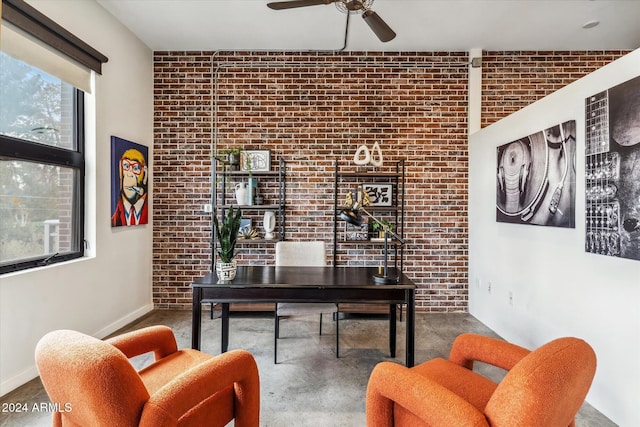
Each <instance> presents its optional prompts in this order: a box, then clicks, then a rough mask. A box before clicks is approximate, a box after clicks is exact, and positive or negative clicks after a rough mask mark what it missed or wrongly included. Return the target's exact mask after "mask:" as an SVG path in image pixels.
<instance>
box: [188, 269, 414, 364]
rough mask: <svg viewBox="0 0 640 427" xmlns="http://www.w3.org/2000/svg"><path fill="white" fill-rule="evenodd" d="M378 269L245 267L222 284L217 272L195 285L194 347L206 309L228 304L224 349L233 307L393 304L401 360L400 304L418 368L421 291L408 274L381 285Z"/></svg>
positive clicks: (392, 328)
mask: <svg viewBox="0 0 640 427" xmlns="http://www.w3.org/2000/svg"><path fill="white" fill-rule="evenodd" d="M376 272H378V268H376V267H274V266H239V267H238V273H237V275H236V278H235V279H234V280H233V281H230V282H220V283H218V278H217V276H216V274H215V272H213V273H210V274H208V275H206V276H204V277H202V278H200V279H198V280H196V281H195V282H193V283H192V285H191V287H192V288H193V308H192V314H193V325H192V337H191V346H192V347H193V348H194V349H197V350H199V349H200V342H201V337H200V335H201V331H202V329H201V325H200V321H201V316H202V303H221V304H222V348H221V351H222V352H223V353H224V352H225V351H227V348H228V346H229V303H232V302H269V303H271V302H273V303H275V302H335V303H360V304H362V303H385V304H387V303H388V304H389V349H390V352H391V357H395V354H396V304H406V305H407V315H406V343H407V344H406V347H407V348H406V365H407V366H408V367H411V366H413V364H414V335H415V296H414V293H415V288H416V285H415V284H414V283H413V282H412V281H411V279H409V278H408V277H407V276H405V275H404V274H402V275H401V276H400V281H399V283H398V284H394V285H376V284H374V282H373V274H374V273H376Z"/></svg>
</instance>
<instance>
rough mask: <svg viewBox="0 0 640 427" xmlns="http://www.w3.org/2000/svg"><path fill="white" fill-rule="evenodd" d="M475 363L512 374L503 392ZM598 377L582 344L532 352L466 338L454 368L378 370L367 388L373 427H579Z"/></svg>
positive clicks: (459, 342) (452, 358) (564, 342)
mask: <svg viewBox="0 0 640 427" xmlns="http://www.w3.org/2000/svg"><path fill="white" fill-rule="evenodd" d="M474 360H475V361H481V362H485V363H488V364H491V365H494V366H498V367H500V368H502V369H504V370H506V371H508V372H507V374H506V375H505V377H504V378H503V379H502V381H501V382H500V384H496V383H494V382H493V381H491V380H489V379H487V378H485V377H483V376H481V375H479V374H478V373H476V372H474V371H473V370H472V369H473V362H474ZM595 370H596V356H595V353H594V352H593V350H592V349H591V347H590V346H589V345H588V344H587V343H586V342H584V341H582V340H580V339H577V338H559V339H556V340H554V341H551V342H549V343H547V344H545V345H543V346H542V347H540V348H538V349H537V350H534V351H529V350H527V349H525V348H522V347H519V346H517V345H513V344H510V343H507V342H505V341H501V340H498V339H494V338H489V337H483V336H480V335H474V334H464V335H460V336H459V337H458V338H456V340H455V342H454V343H453V347H452V348H451V353H450V355H449V360H444V359H440V358H438V359H433V360H430V361H428V362H425V363H422V364H420V365H417V366H415V367H413V368H405V367H404V366H400V365H398V364H395V363H390V362H382V363H379V364H378V365H377V366H376V367H375V368H374V370H373V372H372V373H371V377H370V379H369V385H368V388H367V426H369V427H374V426H375V427H378V426H411V427H415V426H430V427H436V426H447V427H451V426H475V427H479V426H493V427H531V426H540V427H543V426H544V427H562V426H573V425H574V417H575V415H576V414H577V412H578V410H579V409H580V406H581V405H582V402H583V401H584V398H585V396H586V395H587V391H588V390H589V387H591V381H592V380H593V376H594V374H595Z"/></svg>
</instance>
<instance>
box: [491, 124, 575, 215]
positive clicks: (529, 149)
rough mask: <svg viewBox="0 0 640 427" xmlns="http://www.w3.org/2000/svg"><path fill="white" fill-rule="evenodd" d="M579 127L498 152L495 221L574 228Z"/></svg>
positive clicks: (562, 127) (551, 131) (559, 128)
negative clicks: (577, 131)
mask: <svg viewBox="0 0 640 427" xmlns="http://www.w3.org/2000/svg"><path fill="white" fill-rule="evenodd" d="M575 166H576V122H575V120H570V121H567V122H564V123H562V124H559V125H555V126H551V127H549V128H546V129H544V130H541V131H539V132H536V133H533V134H531V135H529V136H526V137H524V138H520V139H517V140H515V141H512V142H510V143H508V144H504V145H501V146H499V147H498V148H497V168H496V169H497V176H496V220H497V221H498V222H509V223H516V224H533V225H543V226H553V227H565V228H575V187H576V185H575V183H576V168H575Z"/></svg>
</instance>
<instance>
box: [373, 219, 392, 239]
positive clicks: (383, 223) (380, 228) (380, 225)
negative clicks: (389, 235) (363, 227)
mask: <svg viewBox="0 0 640 427" xmlns="http://www.w3.org/2000/svg"><path fill="white" fill-rule="evenodd" d="M385 227H386V229H387V230H389V231H393V224H391V223H390V222H389V221H387V220H386V219H381V220H380V222H377V221H374V222H373V225H372V226H371V228H373V231H375V232H377V233H378V235H377V237H375V239H376V240H384V231H385Z"/></svg>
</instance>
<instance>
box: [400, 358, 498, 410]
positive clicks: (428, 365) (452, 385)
mask: <svg viewBox="0 0 640 427" xmlns="http://www.w3.org/2000/svg"><path fill="white" fill-rule="evenodd" d="M411 371H412V372H415V373H417V374H420V375H423V376H425V377H428V378H430V379H431V380H433V381H435V382H437V383H438V384H440V385H442V386H443V387H446V388H447V389H449V390H451V391H452V392H453V393H455V394H457V395H458V396H460V397H462V398H463V399H465V400H466V401H467V402H469V403H470V404H472V405H473V406H475V407H476V408H477V409H478V410H479V411H482V412H484V408H485V406H486V405H487V402H489V399H490V398H491V396H492V395H493V392H494V391H495V389H496V387H498V384H496V383H494V382H493V381H491V380H489V379H487V378H485V377H483V376H482V375H480V374H476V373H475V372H473V371H470V370H469V369H467V368H463V367H462V366H460V365H458V364H455V363H452V362H450V361H448V360H444V359H440V358H437V359H432V360H430V361H428V362H425V363H421V364H419V365H417V366H415V367H413V368H411Z"/></svg>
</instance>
